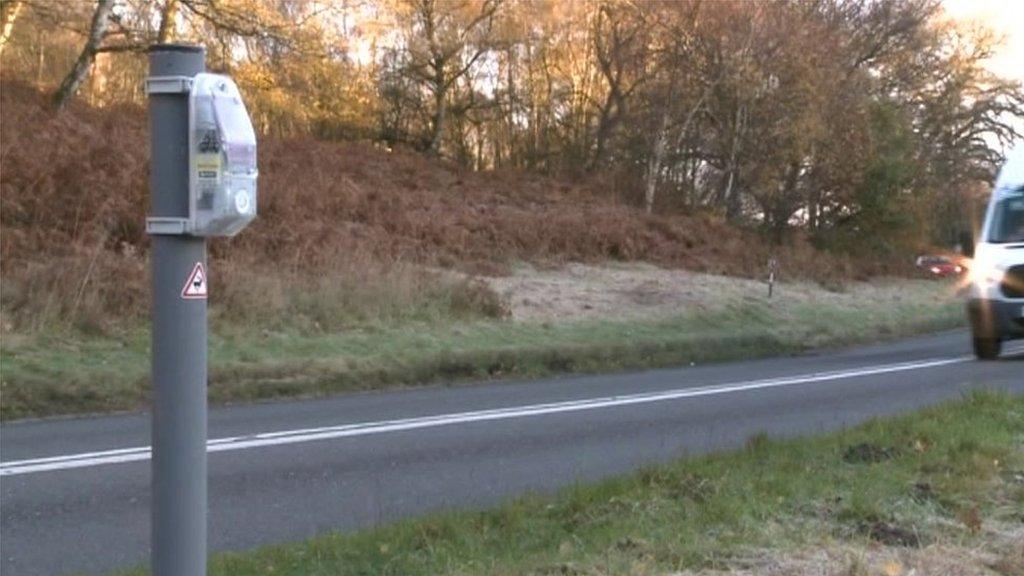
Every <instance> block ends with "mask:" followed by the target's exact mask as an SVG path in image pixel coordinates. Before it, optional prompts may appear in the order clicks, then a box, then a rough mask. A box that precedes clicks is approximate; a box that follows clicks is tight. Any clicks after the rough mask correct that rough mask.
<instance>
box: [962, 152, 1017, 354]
mask: <svg viewBox="0 0 1024 576" xmlns="http://www.w3.org/2000/svg"><path fill="white" fill-rule="evenodd" d="M970 279H971V286H970V292H969V294H970V296H969V299H968V302H967V313H968V316H969V318H970V321H971V336H972V338H973V341H974V354H975V355H976V356H977V357H978V358H980V359H982V360H991V359H993V358H996V357H997V356H999V352H1000V350H1001V349H1002V344H1003V342H1004V341H1006V340H1012V339H1014V338H1024V146H1017V147H1016V149H1015V150H1014V151H1013V152H1011V153H1010V155H1009V156H1008V157H1007V160H1006V163H1005V164H1004V165H1003V169H1002V170H1000V172H999V178H997V179H996V186H995V190H993V191H992V199H991V200H989V204H988V211H987V212H986V214H985V222H984V224H982V227H981V234H980V236H979V237H978V244H977V245H976V246H975V248H974V261H973V263H972V265H971V270H970Z"/></svg>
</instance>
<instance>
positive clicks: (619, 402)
mask: <svg viewBox="0 0 1024 576" xmlns="http://www.w3.org/2000/svg"><path fill="white" fill-rule="evenodd" d="M971 359H972V357H969V356H964V357H959V358H942V359H932V360H924V361H919V362H903V363H900V364H888V365H883V366H871V367H866V368H857V369H852V370H840V371H835V372H817V373H812V374H804V375H800V376H788V377H782V378H771V379H766V380H750V381H744V382H735V383H731V384H716V385H711V386H700V387H692V388H681V389H676V390H668V391H664V392H648V393H641V394H626V395H619V396H605V397H601V398H591V399H584V400H569V401H565V402H553V403H547V404H533V405H528V406H515V407H510V408H497V409H493V410H477V411H473V412H461V413H456V414H440V415H437V416H424V417H418V418H405V419H400V420H385V421H380V422H362V423H358V424H344V425H340V426H328V427H322V428H306V429H300V430H285V431H280V432H265V433H260V434H251V435H245V436H232V437H227V438H216V439H212V440H209V441H208V442H207V444H206V450H207V452H228V451H234V450H244V449H248V448H261V447H266V446H280V445H284V444H297V443H301V442H313V441H316V440H328V439H335V438H349V437H353V436H368V435H372V434H385V433H389V432H399V431H403V430H416V429H422V428H434V427H437V426H448V425H453V424H466V423H471V422H485V421H491V420H507V419H512V418H526V417H531V416H540V415H545V414H560V413H566V412H579V411H583V410H596V409H599V408H610V407H617V406H629V405H634V404H646V403H651V402H663V401H668V400H679V399H683V398H694V397H700V396H714V395H718V394H729V393H733V392H744V391H749V390H759V389H764V388H779V387H783V386H793V385H797V384H809V383H815V382H830V381H835V380H843V379H848V378H860V377H864V376H873V375H878V374H891V373H894V372H905V371H909V370H922V369H926V368H936V367H939V366H948V365H950V364H957V363H961V362H966V361H968V360H971ZM149 458H150V447H149V446H138V447H133V448H121V449H117V450H106V451H102V452H86V453H81V454H67V455H62V456H52V457H48V458H34V459H29V460H16V461H11V462H3V463H0V476H17V475H21V474H33V473H37V472H50V471H55V470H70V469H74V468H86V467H92V466H102V465H107V464H119V463H124V462H137V461H141V460H148V459H149Z"/></svg>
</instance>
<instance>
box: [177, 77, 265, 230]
mask: <svg viewBox="0 0 1024 576" xmlns="http://www.w3.org/2000/svg"><path fill="white" fill-rule="evenodd" d="M190 107H191V110H190V112H191V113H190V128H191V147H190V151H189V153H190V163H191V168H192V172H191V175H190V176H191V178H190V193H191V211H192V213H191V215H190V232H191V233H192V234H195V235H197V236H233V235H235V234H237V233H238V232H239V231H240V230H242V229H243V228H245V227H246V226H247V225H248V224H249V223H250V222H251V221H252V220H253V219H254V218H255V217H256V178H257V175H258V172H257V168H256V132H255V131H254V130H253V127H252V123H251V122H250V120H249V114H248V113H247V112H246V109H245V104H243V103H242V98H241V95H240V94H239V92H238V87H237V86H235V83H234V82H232V81H231V79H230V78H228V77H226V76H221V75H217V74H198V75H196V77H195V78H194V80H193V85H192V93H191V102H190Z"/></svg>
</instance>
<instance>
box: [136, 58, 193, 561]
mask: <svg viewBox="0 0 1024 576" xmlns="http://www.w3.org/2000/svg"><path fill="white" fill-rule="evenodd" d="M205 56H206V53H205V50H204V49H203V48H202V47H199V46H186V45H173V44H158V45H155V46H152V47H151V48H150V50H149V74H150V76H188V77H192V76H195V75H196V74H198V73H200V72H204V71H205V70H206V63H205ZM149 128H150V146H151V148H150V150H151V164H150V177H149V190H150V215H151V216H157V217H178V218H187V217H188V174H189V166H188V162H189V159H188V143H189V141H188V138H189V134H188V93H187V92H181V93H156V94H150V95H149ZM152 241H153V252H152V256H151V257H152V260H153V343H152V345H153V350H152V354H153V356H152V382H153V398H152V401H153V420H152V422H153V423H152V426H153V429H152V443H153V459H152V474H153V476H152V491H153V493H152V533H151V534H152V568H153V574H154V576H203V575H205V574H206V299H205V298H201V299H200V298H183V297H182V295H183V292H182V290H183V287H184V286H185V284H186V283H187V282H188V281H189V279H190V275H191V274H192V271H193V270H194V269H195V267H196V264H197V263H200V264H202V266H203V267H204V268H205V266H206V239H205V238H201V237H195V236H189V235H184V234H181V235H162V234H154V235H153V236H152Z"/></svg>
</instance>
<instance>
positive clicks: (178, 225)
mask: <svg viewBox="0 0 1024 576" xmlns="http://www.w3.org/2000/svg"><path fill="white" fill-rule="evenodd" d="M188 227H189V222H188V218H170V217H160V216H150V217H149V218H146V233H147V234H188Z"/></svg>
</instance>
